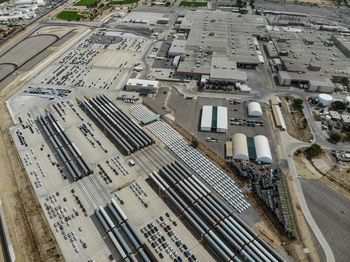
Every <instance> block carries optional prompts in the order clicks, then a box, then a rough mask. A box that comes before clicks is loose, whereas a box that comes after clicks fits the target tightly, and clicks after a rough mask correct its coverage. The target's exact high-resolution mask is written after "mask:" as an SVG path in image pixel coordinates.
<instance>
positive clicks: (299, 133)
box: [281, 97, 313, 142]
mask: <svg viewBox="0 0 350 262" xmlns="http://www.w3.org/2000/svg"><path fill="white" fill-rule="evenodd" d="M292 99H293V98H290V99H289V101H292ZM281 101H282V107H281V110H282V114H283V116H284V120H285V122H286V125H287V131H288V134H290V135H291V136H292V137H294V138H296V139H298V140H301V141H304V142H309V141H310V140H312V138H313V136H312V133H311V130H310V127H309V125H307V123H304V119H305V117H304V114H303V113H302V112H299V111H296V110H293V109H292V108H291V105H290V102H288V101H287V100H286V99H285V97H282V98H281Z"/></svg>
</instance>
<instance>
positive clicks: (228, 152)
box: [225, 141, 233, 157]
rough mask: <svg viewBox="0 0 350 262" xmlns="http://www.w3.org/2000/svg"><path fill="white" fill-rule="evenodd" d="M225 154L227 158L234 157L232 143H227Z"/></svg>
mask: <svg viewBox="0 0 350 262" xmlns="http://www.w3.org/2000/svg"><path fill="white" fill-rule="evenodd" d="M225 153H226V157H232V156H233V150H232V142H231V141H227V142H226V146H225Z"/></svg>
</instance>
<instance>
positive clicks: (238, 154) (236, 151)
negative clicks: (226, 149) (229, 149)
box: [232, 133, 249, 160]
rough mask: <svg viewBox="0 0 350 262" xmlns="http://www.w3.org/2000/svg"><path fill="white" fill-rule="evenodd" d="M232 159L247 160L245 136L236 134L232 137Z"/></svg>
mask: <svg viewBox="0 0 350 262" xmlns="http://www.w3.org/2000/svg"><path fill="white" fill-rule="evenodd" d="M232 144H233V159H235V160H249V153H248V145H247V137H246V135H245V134H242V133H236V134H234V135H233V137H232Z"/></svg>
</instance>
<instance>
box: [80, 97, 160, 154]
mask: <svg viewBox="0 0 350 262" xmlns="http://www.w3.org/2000/svg"><path fill="white" fill-rule="evenodd" d="M80 106H81V107H82V108H83V109H84V110H85V111H86V112H87V113H88V115H89V116H90V117H91V118H92V119H93V120H94V121H95V122H97V123H98V124H99V126H100V127H102V128H103V129H104V130H105V131H106V132H107V133H108V135H109V138H110V139H111V140H112V141H113V142H114V143H115V144H116V145H117V146H119V147H120V148H121V149H122V151H123V153H124V154H126V155H129V154H131V153H132V152H135V151H137V150H139V149H141V148H143V147H145V146H147V145H149V144H151V143H153V142H154V141H153V139H152V138H151V137H150V136H149V135H148V134H147V133H146V132H145V131H144V130H142V128H141V127H140V126H139V125H137V124H135V123H134V122H133V121H132V120H131V119H130V118H129V117H128V116H127V115H126V114H124V113H123V112H122V111H121V110H120V109H119V108H118V107H116V106H115V105H114V104H113V103H112V102H111V101H110V100H109V99H108V98H107V97H106V96H104V95H102V96H98V97H95V98H90V99H84V100H83V101H81V102H80Z"/></svg>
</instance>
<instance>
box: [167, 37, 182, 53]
mask: <svg viewBox="0 0 350 262" xmlns="http://www.w3.org/2000/svg"><path fill="white" fill-rule="evenodd" d="M186 42H187V41H186V40H181V39H174V41H173V42H172V43H171V46H170V48H169V50H168V56H169V57H175V56H178V55H182V54H184V53H185V46H186Z"/></svg>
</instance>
